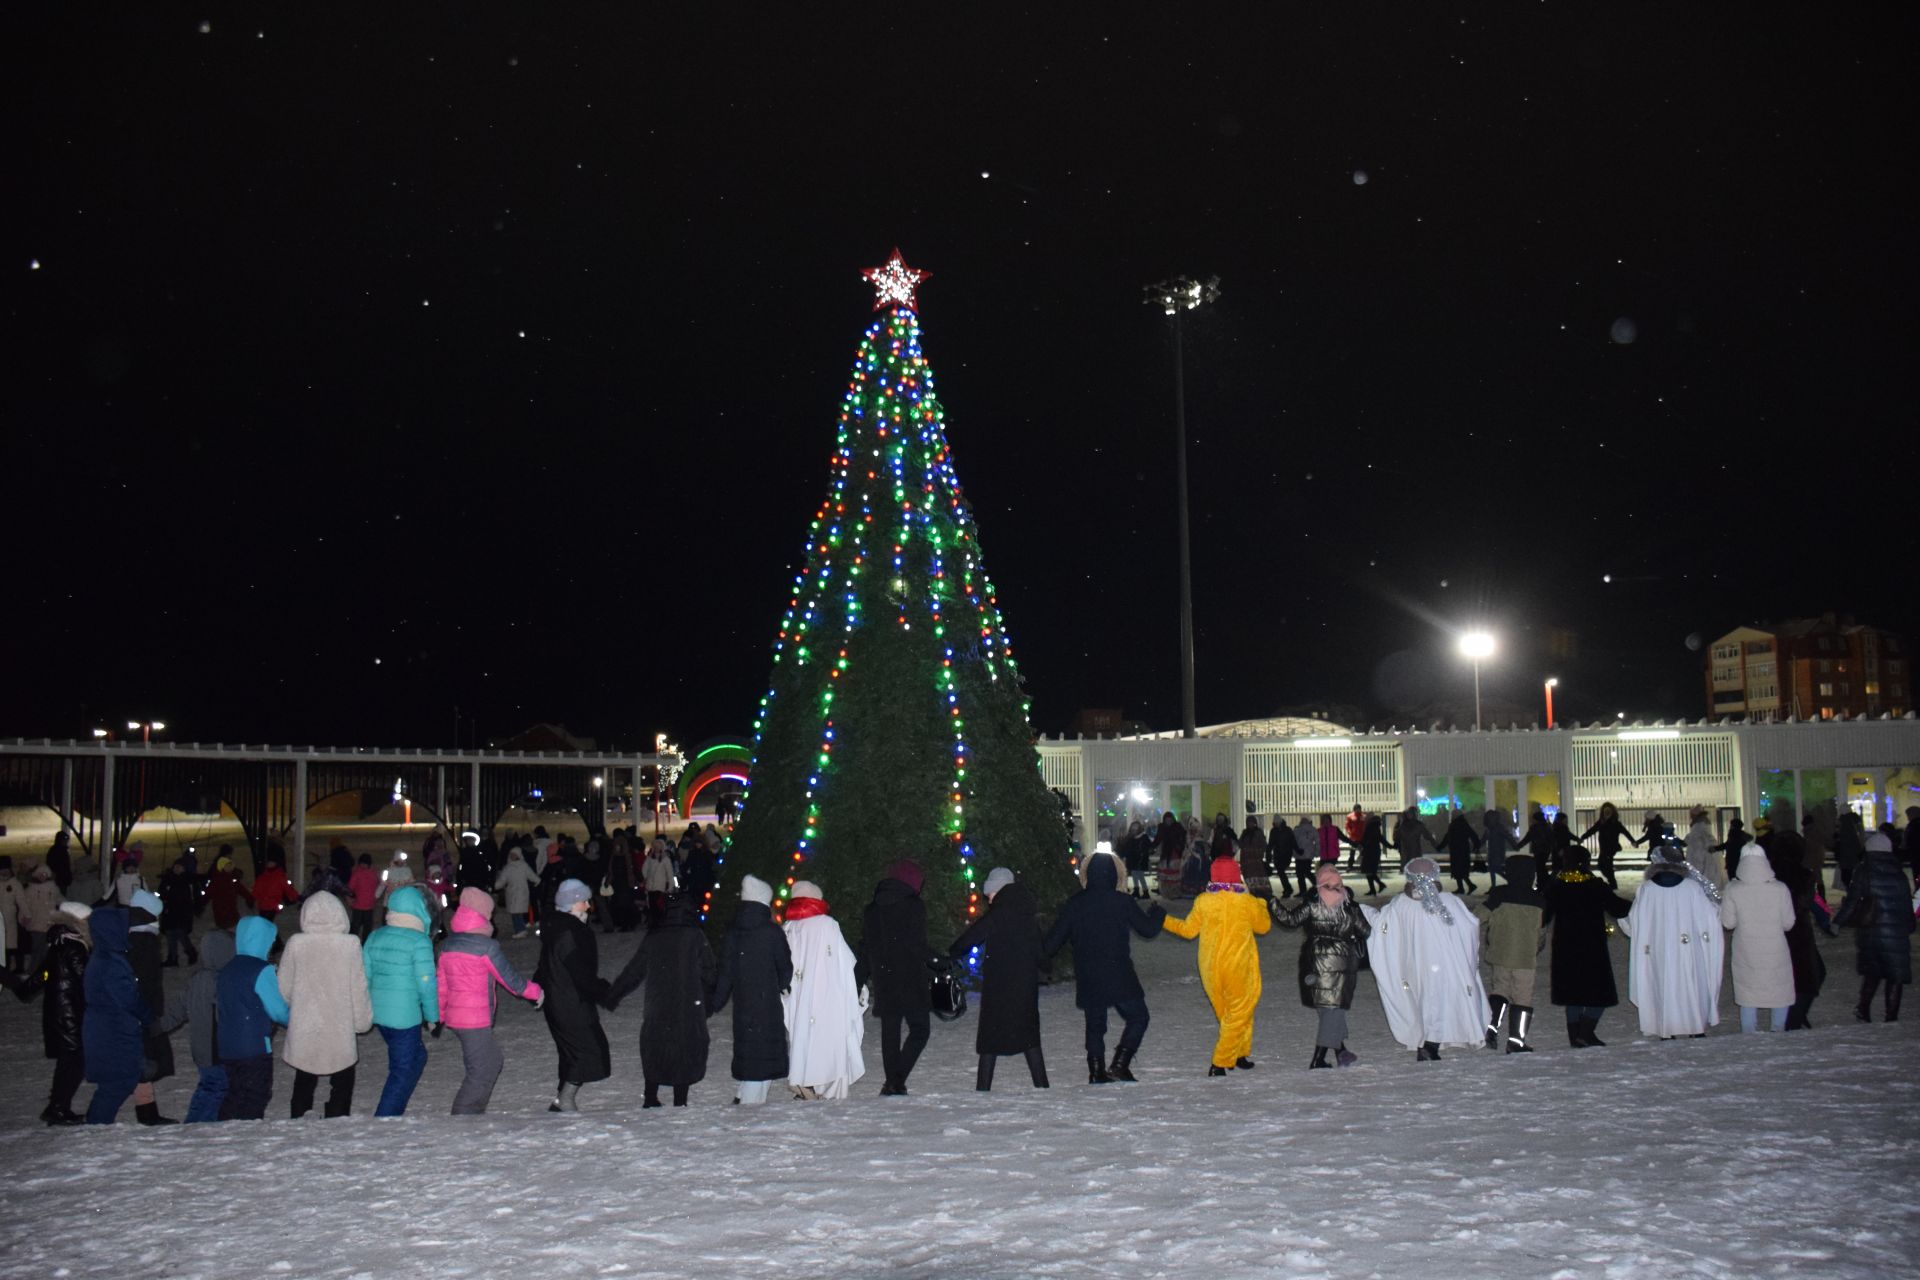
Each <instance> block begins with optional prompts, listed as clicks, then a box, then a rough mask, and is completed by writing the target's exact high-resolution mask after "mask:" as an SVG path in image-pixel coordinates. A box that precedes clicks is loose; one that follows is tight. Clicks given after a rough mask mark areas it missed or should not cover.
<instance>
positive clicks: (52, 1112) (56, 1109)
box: [40, 1102, 87, 1127]
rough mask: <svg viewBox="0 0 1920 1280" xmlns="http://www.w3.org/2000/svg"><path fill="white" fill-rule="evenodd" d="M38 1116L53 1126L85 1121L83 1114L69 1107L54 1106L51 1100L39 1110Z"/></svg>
mask: <svg viewBox="0 0 1920 1280" xmlns="http://www.w3.org/2000/svg"><path fill="white" fill-rule="evenodd" d="M40 1118H41V1119H42V1120H44V1121H46V1122H47V1123H48V1124H49V1125H53V1126H55V1127H58V1126H60V1125H69V1124H85V1123H86V1122H87V1118H86V1117H85V1116H83V1115H77V1114H75V1113H74V1111H73V1110H72V1109H71V1108H69V1107H60V1106H55V1105H54V1104H53V1103H51V1102H49V1103H48V1104H47V1105H46V1108H45V1109H44V1110H42V1111H41V1112H40Z"/></svg>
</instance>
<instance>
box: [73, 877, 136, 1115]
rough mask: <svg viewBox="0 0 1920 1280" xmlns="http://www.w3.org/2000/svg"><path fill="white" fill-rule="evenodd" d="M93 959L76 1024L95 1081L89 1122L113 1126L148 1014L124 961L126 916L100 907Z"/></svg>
mask: <svg viewBox="0 0 1920 1280" xmlns="http://www.w3.org/2000/svg"><path fill="white" fill-rule="evenodd" d="M88 925H89V926H90V928H91V930H92V933H93V957H92V958H91V959H90V960H88V961H87V973H86V992H87V1008H86V1014H85V1017H84V1019H83V1021H82V1023H81V1042H82V1044H83V1046H84V1048H85V1052H86V1062H87V1079H89V1080H91V1081H92V1082H93V1083H94V1086H95V1088H94V1091H93V1101H92V1102H90V1103H88V1104H87V1123H88V1124H112V1123H113V1122H114V1119H115V1118H116V1117H117V1116H118V1115H119V1114H120V1107H121V1104H123V1103H125V1102H126V1100H127V1099H128V1098H130V1097H132V1096H133V1091H134V1088H135V1087H136V1086H138V1085H139V1083H140V1072H141V1064H142V1061H143V1055H142V1053H141V1041H142V1039H143V1038H144V1034H145V1029H146V1025H147V1023H148V1022H150V1021H152V1018H153V1013H152V1011H151V1010H150V1009H148V1008H147V1004H146V1002H145V1001H144V1000H142V999H141V998H140V984H139V983H138V982H137V981H136V980H135V979H134V976H133V965H132V963H131V962H130V961H129V960H128V959H127V934H128V922H127V913H126V912H125V911H124V910H122V909H120V908H118V907H113V908H104V907H103V908H102V909H100V910H98V911H96V912H94V913H93V915H92V916H91V917H89V919H88Z"/></svg>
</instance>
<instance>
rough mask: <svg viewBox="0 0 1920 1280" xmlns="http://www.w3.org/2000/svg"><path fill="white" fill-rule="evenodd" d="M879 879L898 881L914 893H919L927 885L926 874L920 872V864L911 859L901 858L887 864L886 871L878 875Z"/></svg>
mask: <svg viewBox="0 0 1920 1280" xmlns="http://www.w3.org/2000/svg"><path fill="white" fill-rule="evenodd" d="M880 878H881V879H882V880H898V881H899V882H900V883H901V884H903V885H905V886H907V888H909V889H911V890H913V891H914V892H915V893H918V892H920V889H921V887H922V886H924V885H925V884H926V883H927V873H926V872H924V871H922V870H921V869H920V864H919V863H917V862H915V861H914V860H913V859H912V858H901V859H900V860H898V861H897V862H889V863H888V864H887V866H886V869H885V870H884V871H882V872H881V873H880Z"/></svg>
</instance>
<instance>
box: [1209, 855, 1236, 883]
mask: <svg viewBox="0 0 1920 1280" xmlns="http://www.w3.org/2000/svg"><path fill="white" fill-rule="evenodd" d="M1207 880H1208V882H1209V883H1211V884H1241V883H1243V882H1242V880H1241V879H1240V862H1239V859H1237V858H1215V859H1214V860H1213V867H1212V869H1210V870H1209V871H1208V872H1207Z"/></svg>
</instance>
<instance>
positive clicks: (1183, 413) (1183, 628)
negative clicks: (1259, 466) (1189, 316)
mask: <svg viewBox="0 0 1920 1280" xmlns="http://www.w3.org/2000/svg"><path fill="white" fill-rule="evenodd" d="M1219 297H1220V277H1219V276H1213V277H1210V278H1209V279H1207V280H1205V281H1199V280H1192V279H1189V278H1187V277H1186V276H1176V277H1174V278H1173V279H1171V280H1162V281H1161V282H1160V283H1158V284H1150V285H1148V286H1147V289H1146V301H1147V302H1149V303H1152V304H1153V305H1155V306H1158V307H1160V308H1161V309H1162V310H1164V311H1165V312H1166V313H1167V314H1168V315H1169V316H1171V317H1172V318H1173V428H1174V435H1175V437H1176V438H1175V441H1174V482H1175V485H1176V486H1177V488H1178V498H1179V501H1178V506H1179V520H1180V736H1181V737H1183V738H1192V737H1195V736H1197V730H1196V725H1195V723H1194V721H1195V715H1194V696H1193V536H1192V533H1191V530H1190V527H1189V523H1190V522H1189V520H1188V517H1187V384H1186V359H1185V354H1184V349H1183V342H1182V337H1181V327H1180V317H1181V314H1182V313H1183V312H1187V311H1191V310H1193V309H1194V308H1195V307H1197V306H1199V305H1200V304H1201V303H1203V302H1213V301H1216V300H1217V299H1218V298H1219Z"/></svg>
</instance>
